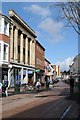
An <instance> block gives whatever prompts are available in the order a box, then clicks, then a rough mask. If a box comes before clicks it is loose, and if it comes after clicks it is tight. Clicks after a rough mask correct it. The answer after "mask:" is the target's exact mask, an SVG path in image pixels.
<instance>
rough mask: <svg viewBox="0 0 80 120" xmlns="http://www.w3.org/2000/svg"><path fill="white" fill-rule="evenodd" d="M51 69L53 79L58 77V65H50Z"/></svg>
mask: <svg viewBox="0 0 80 120" xmlns="http://www.w3.org/2000/svg"><path fill="white" fill-rule="evenodd" d="M51 66H52V67H53V70H54V77H56V76H60V75H61V74H60V66H59V65H51Z"/></svg>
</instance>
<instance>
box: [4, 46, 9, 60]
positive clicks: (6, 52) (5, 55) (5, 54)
mask: <svg viewBox="0 0 80 120" xmlns="http://www.w3.org/2000/svg"><path fill="white" fill-rule="evenodd" d="M3 60H8V45H6V44H4V53H3Z"/></svg>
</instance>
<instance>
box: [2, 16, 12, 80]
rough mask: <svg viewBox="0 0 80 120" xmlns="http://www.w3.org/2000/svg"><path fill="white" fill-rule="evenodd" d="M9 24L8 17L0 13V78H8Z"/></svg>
mask: <svg viewBox="0 0 80 120" xmlns="http://www.w3.org/2000/svg"><path fill="white" fill-rule="evenodd" d="M9 25H10V19H9V18H8V17H7V16H5V15H2V14H0V76H2V77H0V79H1V80H4V79H8V69H9V61H10V59H9V57H10V56H9V43H10V37H9Z"/></svg>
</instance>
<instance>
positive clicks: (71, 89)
mask: <svg viewBox="0 0 80 120" xmlns="http://www.w3.org/2000/svg"><path fill="white" fill-rule="evenodd" d="M69 85H70V93H71V94H72V93H73V91H74V78H73V77H72V76H70V79H69Z"/></svg>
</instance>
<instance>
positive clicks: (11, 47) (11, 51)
mask: <svg viewBox="0 0 80 120" xmlns="http://www.w3.org/2000/svg"><path fill="white" fill-rule="evenodd" d="M10 59H11V60H13V26H11V36H10Z"/></svg>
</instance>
